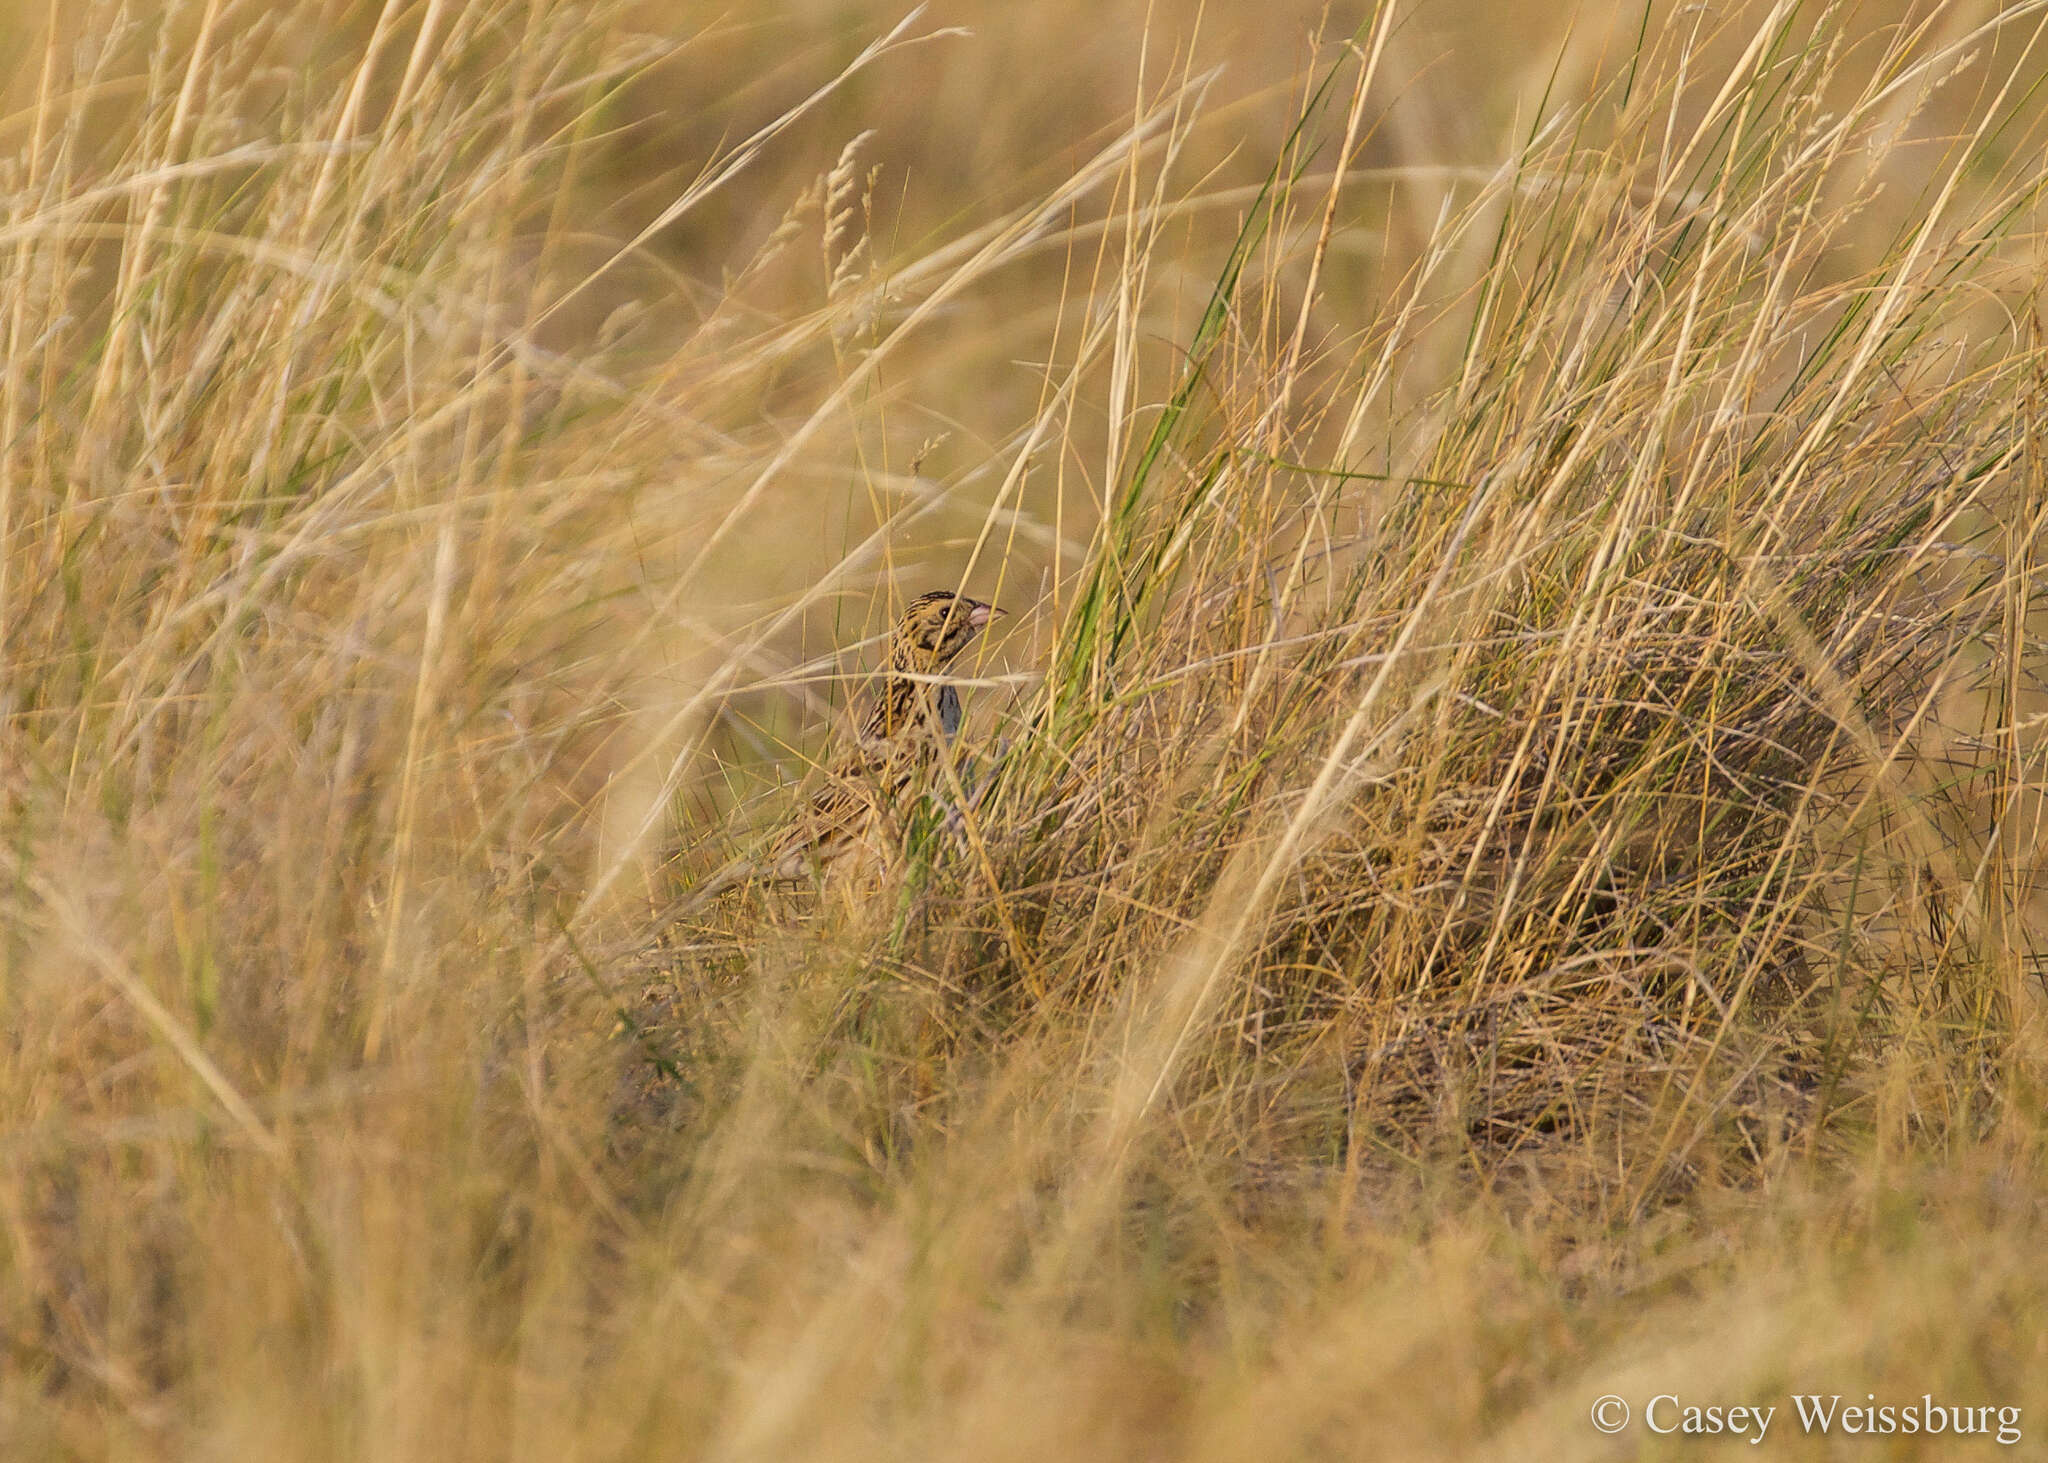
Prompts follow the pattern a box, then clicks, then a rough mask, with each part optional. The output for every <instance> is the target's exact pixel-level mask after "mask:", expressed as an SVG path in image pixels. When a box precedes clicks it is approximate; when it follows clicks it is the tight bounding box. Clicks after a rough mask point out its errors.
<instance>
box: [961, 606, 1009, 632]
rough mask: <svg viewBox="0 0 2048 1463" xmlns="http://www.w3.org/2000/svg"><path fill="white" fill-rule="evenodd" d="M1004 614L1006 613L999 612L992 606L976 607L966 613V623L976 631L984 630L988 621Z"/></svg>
mask: <svg viewBox="0 0 2048 1463" xmlns="http://www.w3.org/2000/svg"><path fill="white" fill-rule="evenodd" d="M1005 613H1007V611H1004V610H999V609H997V608H996V607H995V606H994V605H976V606H975V607H974V608H973V609H971V610H969V611H968V612H967V623H968V624H969V625H972V626H973V627H974V628H975V629H977V630H980V629H984V628H986V627H987V625H988V622H989V621H990V620H992V619H994V618H995V617H996V616H997V615H1000V614H1005Z"/></svg>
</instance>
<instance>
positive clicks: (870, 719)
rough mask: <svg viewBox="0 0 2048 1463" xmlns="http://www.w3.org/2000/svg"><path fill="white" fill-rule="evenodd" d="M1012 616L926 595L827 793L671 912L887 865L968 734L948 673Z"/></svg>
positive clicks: (910, 615) (906, 623) (902, 632)
mask: <svg viewBox="0 0 2048 1463" xmlns="http://www.w3.org/2000/svg"><path fill="white" fill-rule="evenodd" d="M1003 613H1004V612H1003V611H1002V610H1000V609H997V608H996V607H995V606H994V605H992V604H986V603H984V602H983V601H981V600H978V599H969V598H968V597H967V596H966V595H964V594H956V593H954V592H953V591H952V590H949V589H935V590H932V591H931V592H930V593H928V594H921V595H919V596H918V597H917V598H916V599H914V600H912V601H911V602H910V604H909V605H908V606H907V607H906V608H905V609H904V611H903V615H902V617H901V618H900V619H898V620H897V622H896V625H895V628H894V629H893V630H892V631H891V632H890V635H889V644H888V649H887V651H886V652H885V653H884V655H883V659H882V665H881V667H880V668H879V669H878V670H877V671H876V674H875V682H876V690H875V695H874V700H873V704H872V705H871V706H870V707H869V709H868V713H867V716H866V717H865V718H864V719H863V720H862V722H861V723H860V727H859V730H858V731H857V732H856V734H855V736H854V738H853V741H852V743H851V744H850V745H849V746H848V747H847V748H846V750H845V751H844V752H842V753H841V754H840V755H839V756H838V757H837V758H836V759H834V761H833V762H832V764H831V767H830V771H829V774H828V776H827V778H826V782H825V785H824V786H823V787H821V788H820V789H818V791H817V792H816V793H814V794H813V795H812V796H811V798H810V799H809V801H808V802H807V803H806V804H805V805H804V808H803V810H802V811H801V812H799V813H798V814H797V816H796V817H795V818H793V819H792V820H791V821H790V823H789V824H788V825H787V826H786V827H785V828H784V829H783V830H782V831H781V832H780V833H779V834H778V835H777V836H776V838H775V839H774V840H773V842H771V843H770V844H769V845H768V846H767V848H766V849H765V851H764V852H762V853H761V854H759V855H756V856H751V857H744V858H739V859H735V860H734V861H733V862H731V863H729V864H727V865H725V866H724V867H723V868H721V869H719V870H718V871H717V872H716V873H713V874H711V875H710V876H709V877H707V878H705V879H704V880H703V881H701V882H700V883H699V884H697V885H696V886H695V887H694V888H692V889H691V890H690V891H689V892H688V893H687V894H686V895H684V896H683V899H682V901H681V904H680V905H679V906H678V907H677V908H675V909H674V910H673V911H672V912H671V917H675V916H681V915H684V914H689V913H692V912H694V911H695V910H698V909H701V908H702V907H704V906H705V905H706V904H708V903H710V902H711V901H712V900H713V899H716V898H717V897H718V896H719V895H721V894H723V893H725V892H726V891H727V890H729V889H732V888H735V887H737V886H739V885H741V884H745V883H750V882H754V881H761V882H766V883H790V882H793V881H797V880H801V879H804V878H806V877H807V876H809V875H812V874H816V875H818V876H820V877H821V878H823V877H830V876H834V875H837V874H839V873H841V872H844V871H845V870H847V869H848V867H849V866H850V865H854V864H867V865H870V866H872V865H873V864H875V863H878V862H880V861H882V860H884V859H886V856H887V851H886V847H885V846H884V837H885V835H886V833H887V830H888V828H889V825H890V823H891V822H892V820H893V818H894V816H895V815H896V813H897V811H898V810H899V809H900V808H901V807H902V806H903V804H904V802H905V800H906V799H907V798H908V797H909V796H910V795H911V794H913V793H914V792H915V791H916V790H917V789H918V788H919V787H920V786H921V785H922V784H924V783H925V782H927V781H928V780H929V778H930V774H931V771H932V766H933V763H934V761H935V760H936V758H937V755H938V748H939V744H940V743H941V742H944V741H950V740H951V739H952V737H953V735H954V734H955V733H956V732H958V731H959V729H960V693H959V690H958V689H957V688H956V687H954V686H953V685H952V684H950V683H949V682H947V681H945V680H944V679H942V677H943V675H944V672H945V671H946V668H947V667H948V666H950V665H951V664H952V663H953V661H954V660H956V659H957V658H958V657H959V655H960V653H961V652H962V651H964V650H966V649H967V647H968V646H969V645H972V644H973V643H974V641H975V639H976V638H977V637H978V636H979V635H980V634H981V633H982V631H984V630H985V629H987V628H988V626H989V624H990V622H991V621H993V620H994V619H995V618H996V617H998V616H999V615H1001V614H1003Z"/></svg>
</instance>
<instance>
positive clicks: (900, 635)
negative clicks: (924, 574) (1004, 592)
mask: <svg viewBox="0 0 2048 1463" xmlns="http://www.w3.org/2000/svg"><path fill="white" fill-rule="evenodd" d="M1001 613H1003V612H1002V611H1001V610H999V609H997V608H996V607H995V606H994V605H989V604H983V603H982V602H981V601H980V600H978V599H969V598H968V597H967V596H966V595H964V594H955V593H953V591H952V590H950V589H935V590H933V591H932V592H931V593H930V594H921V595H919V596H918V597H917V598H916V599H914V600H912V601H911V602H910V606H909V608H907V609H906V610H904V612H903V618H902V619H900V620H898V621H897V622H896V633H895V634H894V635H892V636H891V637H890V639H889V665H890V668H891V669H892V670H899V671H909V672H911V673H912V674H914V675H926V676H929V675H936V674H937V673H938V672H940V671H942V670H944V669H945V668H946V667H947V666H948V665H950V664H952V661H953V657H955V656H957V655H958V654H959V653H960V652H961V651H963V650H965V649H966V648H967V647H968V646H969V645H971V644H973V643H974V637H975V636H977V635H979V634H980V633H981V632H982V631H983V630H984V629H986V628H987V626H988V622H989V621H990V620H992V619H994V618H995V617H996V616H997V615H1000V614H1001Z"/></svg>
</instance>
